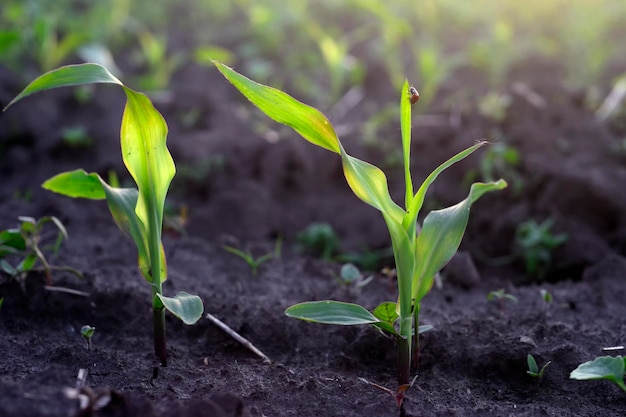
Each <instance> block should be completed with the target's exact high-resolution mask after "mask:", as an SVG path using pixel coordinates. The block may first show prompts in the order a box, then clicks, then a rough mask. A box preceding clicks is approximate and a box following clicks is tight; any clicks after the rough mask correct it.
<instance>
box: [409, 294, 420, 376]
mask: <svg viewBox="0 0 626 417" xmlns="http://www.w3.org/2000/svg"><path fill="white" fill-rule="evenodd" d="M419 315H420V305H419V303H416V304H415V311H414V312H413V324H414V327H415V331H414V332H413V346H412V350H413V351H412V352H411V353H412V357H413V360H412V361H411V369H412V370H414V371H415V370H417V366H418V364H419V359H420V335H419V323H420V322H419Z"/></svg>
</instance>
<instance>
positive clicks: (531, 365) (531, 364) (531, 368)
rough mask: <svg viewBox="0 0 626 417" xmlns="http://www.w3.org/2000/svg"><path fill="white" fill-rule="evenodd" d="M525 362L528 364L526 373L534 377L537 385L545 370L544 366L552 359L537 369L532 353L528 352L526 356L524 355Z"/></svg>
mask: <svg viewBox="0 0 626 417" xmlns="http://www.w3.org/2000/svg"><path fill="white" fill-rule="evenodd" d="M526 363H527V365H528V370H527V371H526V373H527V374H528V375H530V376H532V377H533V378H536V379H537V385H539V384H541V380H542V379H543V374H544V372H545V371H546V368H547V367H548V365H550V364H551V363H552V361H548V362H546V364H545V365H543V366H542V367H541V369H539V367H538V366H537V361H536V360H535V358H534V357H533V355H531V354H528V356H527V357H526Z"/></svg>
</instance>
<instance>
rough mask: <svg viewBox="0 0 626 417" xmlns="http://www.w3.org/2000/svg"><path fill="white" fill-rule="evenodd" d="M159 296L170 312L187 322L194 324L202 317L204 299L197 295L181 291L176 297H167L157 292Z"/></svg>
mask: <svg viewBox="0 0 626 417" xmlns="http://www.w3.org/2000/svg"><path fill="white" fill-rule="evenodd" d="M157 297H159V299H160V300H161V302H162V303H163V306H165V308H166V309H167V310H168V311H169V312H170V313H172V314H173V315H175V316H176V317H178V318H179V319H181V320H182V322H183V323H185V324H189V325H191V324H194V323H196V322H197V321H198V320H200V317H202V312H203V311H204V306H203V305H202V299H201V298H200V297H198V296H197V295H191V294H187V293H186V292H183V291H181V292H179V293H178V294H176V296H174V297H166V296H164V295H162V294H157Z"/></svg>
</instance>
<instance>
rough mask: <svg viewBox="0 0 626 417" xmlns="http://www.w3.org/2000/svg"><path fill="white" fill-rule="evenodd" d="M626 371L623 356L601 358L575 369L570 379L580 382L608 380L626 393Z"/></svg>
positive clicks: (625, 359)
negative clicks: (625, 381)
mask: <svg viewBox="0 0 626 417" xmlns="http://www.w3.org/2000/svg"><path fill="white" fill-rule="evenodd" d="M625 369H626V358H625V357H622V356H600V357H598V358H595V359H594V360H592V361H589V362H585V363H581V364H580V365H578V368H576V369H574V370H573V371H572V372H571V373H570V375H569V377H570V378H571V379H578V380H591V379H606V380H607V381H611V382H613V383H615V384H616V385H617V386H618V387H620V388H621V389H622V390H624V392H626V384H625V383H624V372H625Z"/></svg>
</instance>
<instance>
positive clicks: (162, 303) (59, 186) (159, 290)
mask: <svg viewBox="0 0 626 417" xmlns="http://www.w3.org/2000/svg"><path fill="white" fill-rule="evenodd" d="M94 83H107V84H117V85H118V86H120V87H121V88H122V89H123V90H124V92H125V93H126V99H127V100H126V106H125V109H124V115H123V118H122V125H121V149H122V159H123V161H124V164H125V165H126V168H127V169H128V171H129V172H130V174H131V176H132V178H133V179H134V181H135V183H136V184H137V188H115V187H111V186H110V185H109V184H107V182H106V181H104V180H103V179H102V178H101V177H100V176H99V175H98V174H97V173H87V172H85V171H84V170H82V169H77V170H75V171H69V172H64V173H61V174H58V175H56V176H54V177H52V178H50V179H49V180H47V181H46V182H45V183H44V184H43V187H44V188H45V189H47V190H50V191H53V192H56V193H59V194H62V195H66V196H69V197H74V198H87V199H91V200H103V199H106V201H107V204H108V206H109V209H110V211H111V214H112V216H113V219H114V220H115V222H116V223H117V225H118V226H119V227H120V228H121V229H122V230H123V231H124V232H126V233H127V234H129V235H130V236H131V238H132V239H133V241H134V243H135V245H136V246H137V250H138V258H139V260H138V265H139V271H140V272H141V275H142V276H143V277H144V279H145V280H146V281H147V282H148V283H149V284H150V286H151V288H152V297H151V303H152V310H153V318H154V348H155V353H156V356H157V357H158V359H159V361H160V362H161V364H162V365H163V366H165V365H166V363H167V350H166V345H165V310H169V311H170V312H171V313H172V314H174V316H176V317H178V318H179V319H181V320H182V321H183V322H184V323H185V324H193V323H195V322H196V321H198V320H199V319H200V317H201V316H202V311H203V306H202V300H201V299H200V297H198V296H195V295H190V294H187V293H185V292H180V293H178V294H177V295H176V296H174V297H166V296H164V295H163V282H164V281H165V280H166V278H167V265H166V261H165V251H164V250H163V244H162V242H161V233H162V227H163V205H164V203H165V197H166V194H167V190H168V188H169V184H170V182H171V180H172V178H173V177H174V174H175V172H176V167H175V166H174V161H173V160H172V156H171V155H170V153H169V151H168V149H167V146H166V139H167V124H166V123H165V120H164V119H163V117H162V116H161V114H160V113H159V112H158V111H157V110H156V109H155V108H154V106H153V105H152V102H151V101H150V99H148V97H147V96H145V95H144V94H142V93H139V92H136V91H134V90H132V89H130V88H128V87H126V86H125V85H123V84H122V82H121V81H120V80H118V79H117V78H116V77H114V76H113V75H112V74H111V73H110V72H109V71H108V70H107V69H106V68H104V67H102V66H100V65H96V64H83V65H70V66H65V67H61V68H59V69H56V70H54V71H51V72H48V73H46V74H43V75H41V76H40V77H39V78H37V79H35V80H34V81H33V82H32V83H30V84H29V85H28V86H27V87H26V88H25V89H24V90H23V91H22V92H21V93H20V94H19V95H18V96H17V97H15V98H14V99H13V100H12V101H11V102H10V103H9V105H8V106H7V107H9V106H10V105H12V104H13V103H15V102H17V101H19V100H21V99H23V98H24V97H26V96H29V95H31V94H33V93H36V92H39V91H43V90H49V89H52V88H57V87H64V86H76V85H85V84H94ZM5 110H6V108H5Z"/></svg>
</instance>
